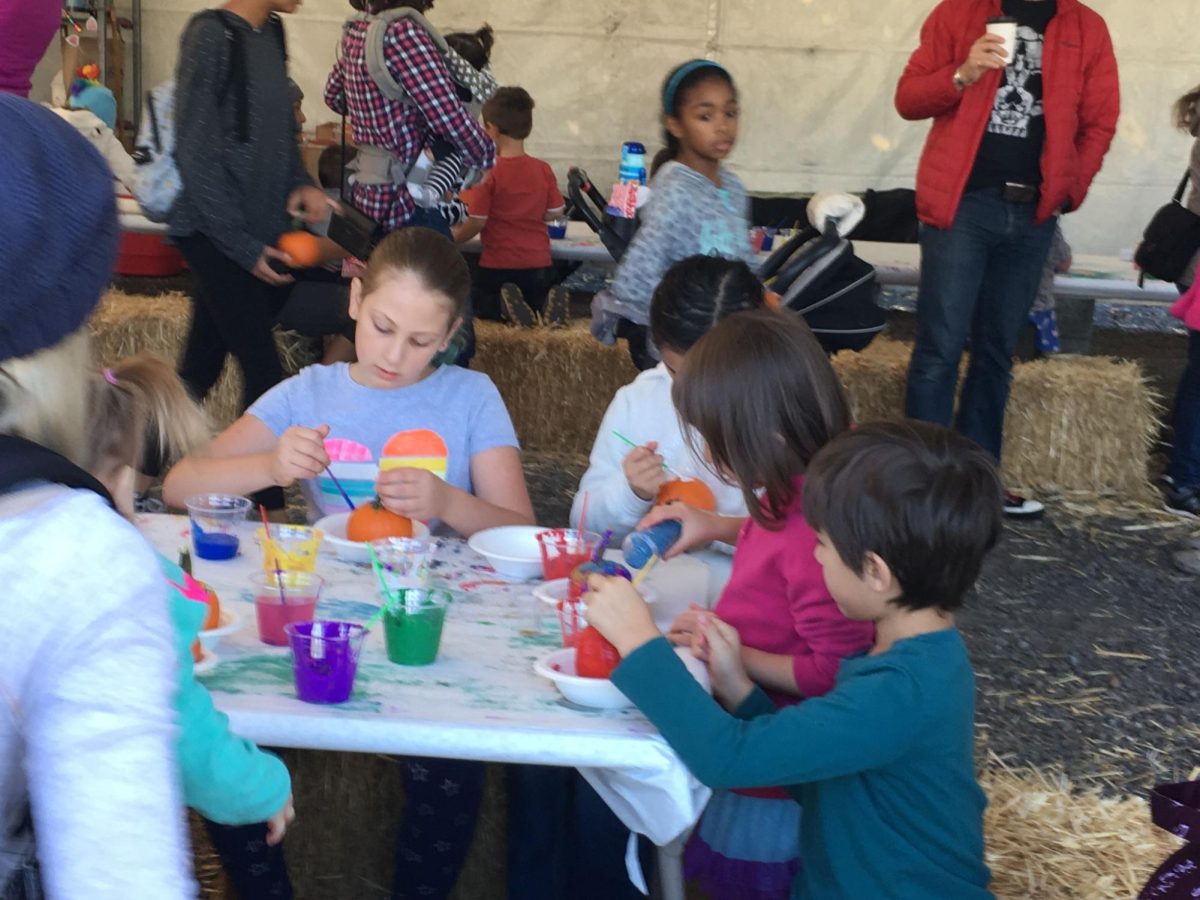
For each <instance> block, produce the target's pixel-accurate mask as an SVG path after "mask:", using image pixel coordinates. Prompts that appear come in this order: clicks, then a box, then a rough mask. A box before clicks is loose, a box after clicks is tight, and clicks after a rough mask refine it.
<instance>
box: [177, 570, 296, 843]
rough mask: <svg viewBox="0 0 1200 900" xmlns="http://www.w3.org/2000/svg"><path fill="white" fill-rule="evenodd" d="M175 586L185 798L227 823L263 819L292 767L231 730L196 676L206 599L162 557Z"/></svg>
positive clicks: (285, 788) (284, 789)
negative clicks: (193, 593)
mask: <svg viewBox="0 0 1200 900" xmlns="http://www.w3.org/2000/svg"><path fill="white" fill-rule="evenodd" d="M159 564H160V565H161V566H162V570H163V574H164V575H165V576H166V578H167V582H168V585H169V588H170V591H169V596H170V611H171V621H172V624H173V625H174V627H175V643H176V648H177V650H178V653H179V693H178V694H177V695H176V700H175V708H176V712H177V714H178V716H179V769H180V774H181V775H182V778H183V794H184V801H185V802H186V803H187V805H188V806H190V807H192V808H193V809H195V810H196V811H197V812H199V813H200V814H201V815H203V816H204V817H205V818H208V819H211V820H212V821H214V822H219V823H220V824H222V825H250V824H253V823H254V822H264V821H266V820H267V819H269V818H270V817H271V816H273V815H275V813H277V812H279V810H281V809H282V808H283V804H284V803H285V802H286V801H287V798H288V794H290V793H291V790H292V779H291V776H290V775H289V774H288V770H287V766H285V765H284V764H283V762H282V761H281V760H280V759H279V758H278V757H275V756H272V755H271V754H270V753H265V752H263V751H262V750H260V749H258V747H257V746H255V745H254V744H253V743H251V742H250V741H247V740H243V739H242V738H239V737H237V736H236V735H235V734H233V733H232V732H231V731H230V730H229V718H228V716H226V715H225V714H224V713H222V712H219V711H218V710H217V708H216V707H215V706H214V705H213V701H212V696H211V695H210V694H209V693H208V689H207V688H205V687H204V685H202V684H200V683H199V682H198V681H196V673H195V671H194V669H193V666H192V651H191V645H192V641H194V640H195V639H196V634H197V632H198V631H199V630H200V625H201V623H202V621H203V619H204V612H205V607H204V604H203V603H198V602H196V601H195V600H190V599H188V597H187V596H186V595H184V593H183V592H182V591H181V590H180V588H179V585H181V584H183V583H184V580H185V579H184V576H183V571H182V570H181V569H180V568H179V566H178V565H176V564H175V563H173V562H171V561H170V560H168V559H166V558H165V557H162V556H160V557H159Z"/></svg>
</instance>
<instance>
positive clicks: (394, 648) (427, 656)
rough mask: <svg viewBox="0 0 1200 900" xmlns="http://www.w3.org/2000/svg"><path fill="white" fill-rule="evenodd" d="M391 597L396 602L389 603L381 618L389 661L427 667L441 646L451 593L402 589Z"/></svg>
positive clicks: (424, 589) (425, 589) (429, 589)
mask: <svg viewBox="0 0 1200 900" xmlns="http://www.w3.org/2000/svg"><path fill="white" fill-rule="evenodd" d="M394 596H395V602H394V603H389V604H388V606H387V611H386V612H385V613H384V615H383V637H384V641H385V642H386V644H387V656H388V659H389V660H391V661H392V662H394V663H397V664H399V665H401V666H427V665H429V664H430V663H432V662H433V661H434V660H435V659H437V655H438V647H439V646H440V645H441V643H442V624H443V623H444V622H445V621H446V604H447V603H449V602H450V592H449V591H442V590H435V589H431V588H404V589H402V590H399V591H395V592H394ZM384 602H385V603H387V600H386V598H385V600H384Z"/></svg>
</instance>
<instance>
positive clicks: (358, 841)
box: [282, 750, 507, 900]
mask: <svg viewBox="0 0 1200 900" xmlns="http://www.w3.org/2000/svg"><path fill="white" fill-rule="evenodd" d="M282 756H283V759H284V761H285V762H286V763H287V765H288V768H289V769H290V770H291V773H292V788H293V792H294V795H295V802H296V821H295V823H294V824H293V825H292V827H291V828H289V829H288V834H287V842H286V853H287V861H288V870H289V872H290V873H291V876H292V881H293V884H294V886H295V891H296V898H297V900H373V898H386V897H389V896H390V895H391V884H392V871H393V867H394V865H395V853H396V834H397V831H398V826H399V823H400V815H401V813H402V812H403V810H404V798H403V794H404V791H403V787H402V783H401V780H400V766H401V765H403V764H404V763H403V760H402V759H401V758H400V757H394V756H383V755H377V754H365V753H327V752H322V751H312V750H303V751H298V750H285V751H283V753H282ZM504 798H505V794H504V777H503V769H502V768H501V767H499V766H495V765H489V766H488V777H487V785H486V788H485V792H484V798H483V806H482V808H481V810H480V816H479V822H478V825H477V826H476V828H475V841H474V844H473V845H472V847H471V851H470V853H469V854H468V856H467V860H466V863H465V865H464V867H463V870H462V873H461V874H460V875H459V879H458V884H457V886H456V888H455V890H454V891H453V893H452V894H451V895H450V897H451V900H504V897H505V877H504V873H505V860H506V847H507V841H506V832H505V817H504Z"/></svg>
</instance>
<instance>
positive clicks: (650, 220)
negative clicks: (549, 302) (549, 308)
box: [592, 59, 754, 370]
mask: <svg viewBox="0 0 1200 900" xmlns="http://www.w3.org/2000/svg"><path fill="white" fill-rule="evenodd" d="M662 110H663V136H664V139H665V141H666V146H665V147H664V148H663V149H662V150H661V151H660V152H659V153H658V155H657V156H655V158H654V162H653V164H652V165H651V169H650V174H651V175H652V177H653V180H652V182H651V194H650V200H649V202H648V203H647V204H646V206H645V207H644V208H643V209H642V211H641V218H642V222H641V226H640V228H639V229H638V231H637V233H636V234H635V235H634V237H633V240H632V242H631V243H630V245H629V249H628V250H626V251H625V255H624V257H622V259H621V263H620V265H619V266H618V267H617V273H616V276H615V277H614V279H613V283H612V285H611V287H609V289H608V290H604V291H601V292H600V293H599V294H597V295H596V298H595V300H593V301H592V334H593V335H594V336H595V337H596V338H597V339H599V340H600V341H602V342H604V343H606V344H612V343H614V342H615V340H616V338H617V337H624V338H626V339H627V340H628V341H629V353H630V356H632V357H633V362H634V364H635V365H636V366H637V367H638V368H639V369H642V370H645V369H650V368H653V367H654V366H655V365H657V364H658V354H657V351H656V350H655V348H654V347H653V344H652V343H651V341H650V340H649V337H648V333H647V323H648V322H649V317H650V298H651V296H652V295H653V294H654V289H655V288H656V287H658V283H659V281H661V280H662V277H663V274H664V273H665V272H666V271H667V269H668V268H670V267H671V265H672V264H673V263H676V262H678V261H679V260H681V259H685V258H687V257H689V256H696V255H701V256H721V257H725V258H726V259H740V260H742V261H744V262H746V263H753V262H754V252H753V251H752V250H751V249H750V235H749V231H750V222H749V214H750V200H749V198H748V197H747V195H746V189H745V187H744V186H743V185H742V182H741V181H740V180H739V179H738V177H737V176H736V175H734V174H733V173H732V172H730V171H729V170H728V169H727V168H725V167H724V165H722V163H723V161H724V160H725V158H726V157H727V156H728V155H729V153H730V151H732V150H733V145H734V143H735V142H736V141H737V132H738V115H739V112H738V97H737V89H736V88H735V87H734V84H733V77H732V76H731V75H730V74H729V72H727V71H726V70H725V68H724V67H723V66H721V65H720V64H719V63H715V62H713V61H712V60H707V59H693V60H691V61H689V62H685V63H683V65H681V66H677V67H676V68H675V69H674V70H672V72H671V73H670V74H669V75H668V76H667V79H666V81H665V82H664V83H663V90H662Z"/></svg>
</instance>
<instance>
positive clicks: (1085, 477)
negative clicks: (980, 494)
mask: <svg viewBox="0 0 1200 900" xmlns="http://www.w3.org/2000/svg"><path fill="white" fill-rule="evenodd" d="M910 352H911V350H910V348H909V347H908V346H907V345H905V344H901V343H899V342H897V341H892V340H888V339H887V338H879V339H877V340H876V341H875V342H874V343H872V344H871V346H870V347H869V348H867V350H866V351H865V352H863V353H857V354H848V353H841V354H838V355H837V356H836V357H835V358H834V360H833V366H834V368H835V369H836V370H837V373H838V375H839V377H840V378H841V379H842V383H843V384H844V385H845V387H846V392H847V394H848V395H849V397H850V403H851V406H852V407H853V409H854V413H855V418H856V419H857V420H858V421H870V420H872V419H887V418H896V417H898V416H900V415H902V413H903V410H904V380H905V375H906V373H907V371H908V359H909V354H910ZM964 369H965V364H964ZM1160 413H1161V405H1160V404H1159V402H1158V398H1157V397H1156V396H1155V394H1154V392H1153V391H1152V390H1151V389H1150V387H1149V385H1148V384H1147V381H1146V379H1145V377H1144V376H1143V374H1142V370H1141V366H1140V365H1138V363H1136V362H1129V361H1122V360H1114V359H1109V358H1107V357H1099V356H1069V357H1060V358H1050V359H1045V360H1039V361H1036V362H1028V363H1018V364H1017V365H1016V366H1015V367H1014V368H1013V385H1012V394H1011V397H1010V400H1009V404H1008V414H1007V417H1006V419H1005V429H1004V432H1005V433H1004V453H1003V456H1004V460H1003V468H1004V475H1005V478H1006V480H1007V482H1008V483H1009V484H1011V485H1014V486H1017V485H1019V486H1021V487H1024V488H1036V489H1038V490H1039V491H1043V492H1054V493H1081V494H1083V495H1086V496H1098V495H1101V494H1108V493H1116V494H1120V495H1121V496H1123V497H1126V498H1129V499H1133V500H1145V499H1146V498H1147V497H1149V496H1151V495H1152V492H1153V489H1152V488H1151V487H1150V485H1149V480H1148V470H1147V466H1148V462H1149V457H1150V452H1151V449H1152V447H1153V445H1154V440H1155V435H1156V433H1157V431H1158V428H1159V419H1158V417H1159V414H1160Z"/></svg>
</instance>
